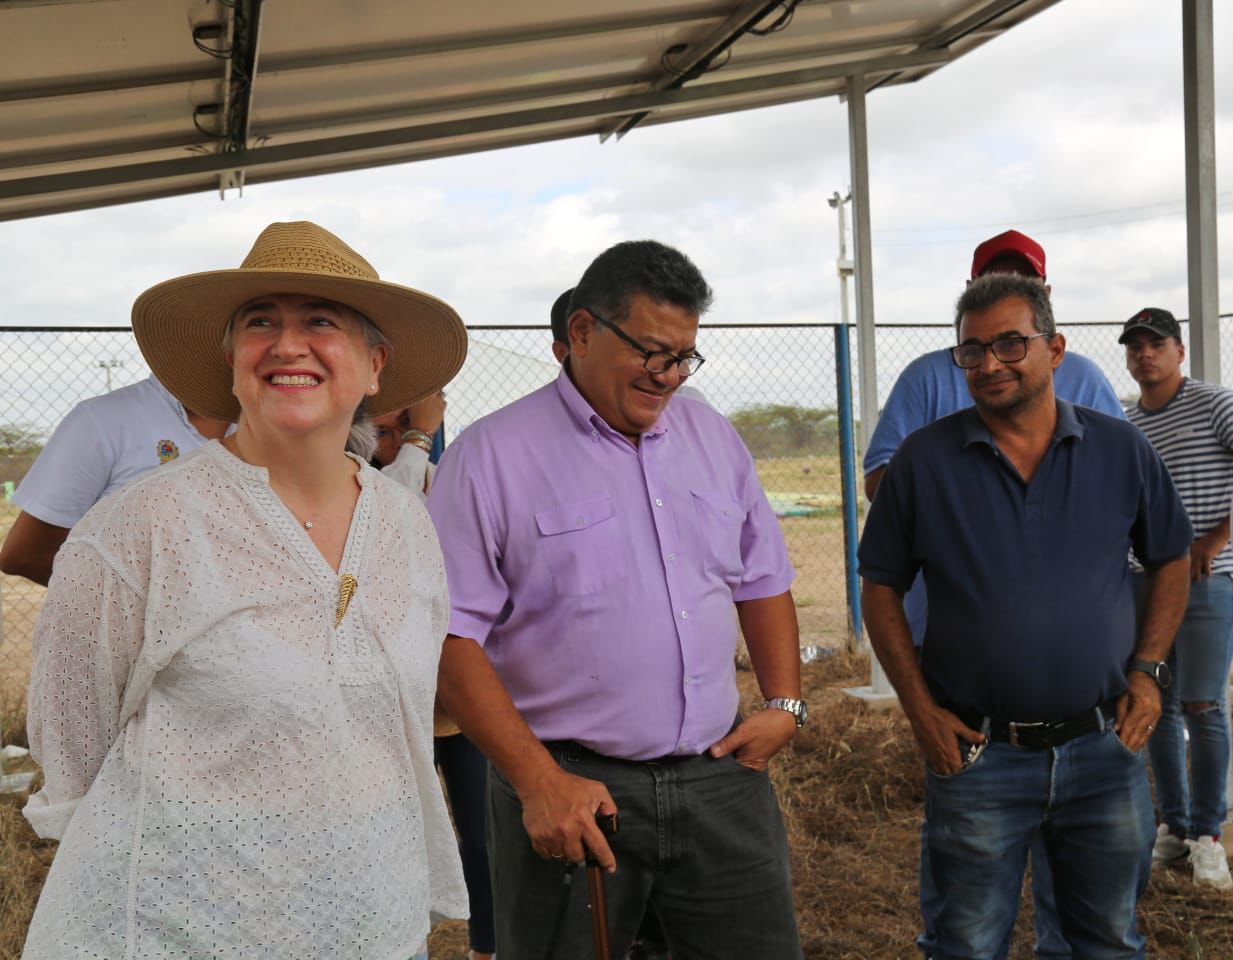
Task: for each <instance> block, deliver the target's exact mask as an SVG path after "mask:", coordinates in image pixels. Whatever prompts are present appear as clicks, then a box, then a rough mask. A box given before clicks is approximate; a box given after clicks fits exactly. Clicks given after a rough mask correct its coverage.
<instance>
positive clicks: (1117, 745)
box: [925, 726, 1155, 960]
mask: <svg viewBox="0 0 1233 960" xmlns="http://www.w3.org/2000/svg"><path fill="white" fill-rule="evenodd" d="M925 780H926V782H925V787H926V793H925V815H926V818H927V819H928V821H929V834H928V844H929V869H930V870H931V872H932V881H933V885H934V887H935V888H936V890H937V893H938V910H937V916H936V927H935V931H934V932H935V936H936V943H935V946H934V948H933V957H934V960H995V958H997V957H999V956H1003V955H1004V954H1002V953H1001V951H1002V950H1003V949H1004V947H1005V944H1006V943H1007V942H1008V940H1009V938H1010V935H1011V932H1012V930H1013V929H1014V924H1015V918H1016V915H1017V913H1018V908H1019V893H1020V890H1021V889H1022V886H1023V873H1024V869H1025V868H1026V866H1027V858H1028V851H1029V850H1031V849H1032V848H1033V846H1034V844H1035V843H1036V842H1037V839H1038V838H1040V839H1043V842H1044V850H1045V855H1046V856H1045V859H1047V861H1048V863H1049V866H1050V867H1051V868H1052V872H1053V881H1054V894H1055V897H1056V902H1057V913H1058V921H1059V923H1060V925H1061V931H1062V935H1063V937H1064V938H1065V939H1066V941H1067V943H1069V944H1070V946H1071V949H1072V950H1073V951H1074V953H1075V956H1079V957H1083V958H1084V960H1112V958H1132V957H1133V958H1139V957H1145V956H1146V952H1145V941H1144V939H1143V938H1142V937H1141V936H1139V934H1138V932H1137V931H1136V928H1135V905H1136V904H1137V903H1138V900H1139V897H1140V896H1141V895H1142V894H1143V890H1144V889H1145V888H1146V886H1147V880H1148V876H1149V874H1150V872H1151V862H1152V840H1153V837H1154V833H1155V831H1154V820H1153V817H1152V799H1151V793H1150V790H1149V788H1148V783H1147V765H1146V762H1145V760H1144V757H1143V755H1142V753H1131V752H1130V751H1129V750H1127V749H1126V747H1125V746H1123V744H1122V742H1121V740H1120V739H1119V738H1118V736H1117V734H1116V733H1115V732H1114V731H1113V729H1112V727H1111V726H1110V727H1107V728H1106V729H1104V730H1102V731H1099V732H1096V733H1090V734H1087V735H1086V736H1082V737H1077V738H1076V739H1074V740H1071V741H1069V742H1068V743H1064V744H1062V745H1061V746H1059V747H1054V748H1053V749H1051V750H1026V749H1022V748H1018V747H1012V746H1011V745H1010V744H1007V743H991V744H989V746H988V748H986V750H985V751H984V753H982V754H981V755H980V757H979V758H978V759H977V760H976V761H975V763H973V764H972V765H971V766H970V767H968V768H967V769H966V770H963V771H961V772H960V773H958V774H955V775H954V776H950V777H942V776H938V775H937V774H934V773H932V772H927V773H926V778H925Z"/></svg>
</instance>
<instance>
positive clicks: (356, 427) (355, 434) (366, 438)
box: [222, 300, 394, 460]
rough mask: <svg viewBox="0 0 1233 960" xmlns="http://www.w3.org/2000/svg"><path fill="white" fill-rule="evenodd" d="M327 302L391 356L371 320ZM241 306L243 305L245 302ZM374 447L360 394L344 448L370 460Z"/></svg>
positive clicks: (229, 333) (227, 333)
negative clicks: (351, 320) (346, 316)
mask: <svg viewBox="0 0 1233 960" xmlns="http://www.w3.org/2000/svg"><path fill="white" fill-rule="evenodd" d="M252 302H253V301H251V300H250V301H249V303H252ZM329 302H330V303H332V304H333V305H334V306H335V307H336V308H337V309H338V310H340V311H342V312H343V313H345V314H347V315H348V316H351V317H354V318H355V319H356V320H358V321H359V324H360V329H361V330H362V331H363V332H364V342H365V343H367V344H368V346H369V348H372V347H385V349H386V353H387V354H389V355H393V353H394V345H393V344H392V343H390V341H389V339H388V338H387V337H386V336H385V334H384V333H382V332H381V331H380V329H378V327H377V325H376V324H375V323H373V322H372V321H371V320H369V319H368V318H367V317H366V316H364V314H362V313H360V311H358V310H356V309H355V308H354V307H349V306H347V305H346V304H345V303H338V302H337V301H335V300H331V301H329ZM244 306H247V304H245V305H244ZM243 309H244V307H243V306H242V307H240V309H239V310H237V311H236V312H235V313H234V314H233V315H232V317H231V319H230V320H228V321H227V329H225V330H224V331H223V344H222V346H223V353H230V352H231V345H232V339H233V335H234V328H235V318H236V317H238V316H239V315H240V310H243ZM376 449H377V428H376V427H374V426H373V425H372V422H371V421H370V420H369V419H368V397H364V398H363V399H362V400H361V401H360V405H359V406H358V407H356V408H355V413H353V414H352V415H351V429H350V430H349V431H348V433H347V446H346V450H347V452H348V453H354V454H355V455H356V456H358V457H362V458H363V459H364V460H371V459H372V455H373V453H374V452H375V451H376Z"/></svg>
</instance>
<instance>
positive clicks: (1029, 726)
mask: <svg viewBox="0 0 1233 960" xmlns="http://www.w3.org/2000/svg"><path fill="white" fill-rule="evenodd" d="M1047 726H1049V724H1048V723H1047V722H1045V721H1037V722H1036V723H1015V722H1014V721H1011V722H1009V723H1007V724H1006V729H1007V734H1008V739H1009V740H1010V745H1011V746H1012V747H1019V746H1025V744H1021V743H1020V742H1019V731H1020V730H1023V731H1024V732H1027V731H1030V730H1038V729H1040V728H1042V727H1047ZM1029 749H1032V748H1029ZM1037 749H1039V748H1037Z"/></svg>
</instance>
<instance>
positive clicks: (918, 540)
mask: <svg viewBox="0 0 1233 960" xmlns="http://www.w3.org/2000/svg"><path fill="white" fill-rule="evenodd" d="M955 318H956V322H957V329H958V336H957V341H958V343H957V346H955V347H954V348H953V350H952V359H953V362H954V363H955V364H956V365H957V366H958V367H960V368H962V369H963V370H964V374H965V377H966V380H967V384H968V388H969V390H970V391H971V394H972V398H973V400H974V404H975V405H974V407H971V408H968V409H965V410H961V411H959V412H958V413H955V414H952V415H950V416H947V417H943V418H942V419H941V420H938V421H936V422H934V423H932V424H929V425H928V426H926V427H923V428H922V429H920V430H918V431H916V432H915V433H914V434H912V435H911V436H910V437H908V438H907V440H905V441H904V443H903V445H902V446H901V447H900V448H899V450H898V451H897V452H896V453H895V456H894V458H893V459H892V460H891V462H890V465H889V467H888V468H887V471H886V474H885V476H884V477H883V478H882V483H881V486H880V488H879V489H878V493H877V496H876V497H875V498H874V500H873V504H872V506H871V507H870V510H869V515H868V517H867V518H866V521H865V529H864V534H863V535H862V537H861V544H860V550H859V554H860V572H861V576H862V578H863V580H864V587H863V593H862V601H863V607H862V609H863V611H864V613H865V624H866V626H867V627H868V629H869V637H870V640H871V642H872V644H873V648H874V651H875V652H876V653H877V656H878V659H879V660H880V661H881V663H882V665H883V667H885V669H886V674H887V676H888V677H889V678H890V681H891V683H892V684H893V685H894V687H895V690H896V691H897V692H898V694H899V700H900V703H901V704H902V705H903V710H904V713H905V715H906V716H907V718H908V720H909V721H910V722H911V725H912V731H913V733H914V734H915V736H916V739H917V741H918V742H919V744H920V749H921V753H922V755H923V760H924V763H925V767H926V774H925V791H926V792H925V809H926V811H927V813H928V820H929V829H928V833H927V837H926V842H927V844H928V855H929V856H928V861H929V864H930V866H929V869H930V871H931V877H930V879H931V880H932V883H933V885H934V887H935V889H936V892H937V905H936V914H935V916H934V924H935V926H934V931H933V932H934V936H935V941H934V944H933V945H932V948H931V954H932V957H933V958H934V960H959V958H967V960H971V958H976V957H981V958H986V960H988V958H993V957H999V956H1005V954H1004V953H1003V952H1002V951H1003V950H1004V948H1005V945H1006V941H1007V938H1008V937H1009V936H1010V934H1011V931H1012V930H1013V927H1014V923H1015V918H1016V914H1017V911H1018V906H1019V897H1020V891H1021V888H1022V883H1023V874H1024V868H1025V866H1026V863H1027V858H1028V852H1029V850H1032V851H1033V854H1032V858H1033V864H1034V866H1035V865H1038V864H1039V863H1042V862H1047V863H1048V864H1049V867H1050V868H1051V871H1052V874H1053V881H1054V893H1055V898H1056V906H1057V914H1058V919H1059V921H1060V927H1061V933H1062V935H1063V936H1064V938H1065V940H1066V942H1067V943H1068V944H1069V947H1070V949H1071V950H1072V951H1073V955H1074V956H1075V957H1077V958H1085V960H1086V958H1095V957H1108V958H1113V957H1120V958H1126V960H1129V958H1142V957H1144V956H1145V953H1144V947H1145V941H1144V939H1143V937H1142V936H1141V935H1140V934H1139V933H1138V932H1137V930H1136V925H1135V908H1136V904H1137V902H1138V899H1139V897H1140V896H1142V894H1143V891H1144V890H1145V889H1146V886H1147V881H1148V875H1149V872H1150V869H1151V844H1152V836H1153V834H1154V832H1155V824H1154V820H1153V817H1152V801H1151V793H1150V790H1149V788H1148V781H1147V770H1146V767H1147V764H1146V760H1145V758H1144V756H1143V753H1142V750H1143V747H1144V746H1145V745H1146V743H1147V740H1148V737H1149V736H1150V734H1151V732H1152V729H1153V725H1154V724H1155V722H1156V719H1157V718H1158V717H1159V715H1160V689H1159V686H1158V684H1160V683H1161V682H1162V680H1163V677H1162V672H1161V662H1162V661H1164V660H1165V658H1166V657H1167V656H1168V653H1169V647H1170V645H1171V643H1172V640H1173V635H1174V633H1175V632H1176V630H1177V625H1178V623H1180V621H1181V617H1182V613H1183V611H1184V609H1185V605H1186V594H1187V585H1188V581H1189V571H1190V560H1189V550H1190V545H1191V542H1192V541H1193V539H1194V535H1193V531H1192V528H1191V526H1190V521H1189V520H1188V519H1187V516H1186V511H1185V508H1184V507H1183V505H1182V502H1181V499H1180V497H1178V495H1177V490H1176V489H1175V487H1174V485H1173V483H1172V481H1171V480H1170V479H1169V473H1168V470H1167V469H1166V467H1165V465H1164V463H1163V462H1162V461H1161V459H1160V457H1159V455H1158V454H1157V453H1156V452H1155V450H1153V449H1152V446H1151V444H1150V443H1149V442H1148V441H1147V438H1146V437H1144V436H1143V435H1142V433H1140V432H1139V431H1138V430H1136V429H1135V428H1134V427H1133V426H1131V425H1130V424H1128V423H1126V422H1125V421H1124V420H1119V419H1114V418H1112V417H1109V416H1106V415H1104V414H1102V413H1099V412H1097V411H1094V410H1090V409H1088V408H1085V407H1081V406H1078V405H1075V404H1071V403H1067V402H1066V401H1065V400H1061V399H1059V398H1057V396H1056V394H1055V392H1054V376H1053V371H1054V370H1055V369H1056V368H1057V367H1058V365H1059V364H1060V363H1061V362H1062V358H1063V356H1064V355H1065V351H1066V340H1065V337H1063V336H1062V334H1060V333H1058V332H1057V328H1056V326H1055V324H1054V319H1053V309H1052V305H1051V304H1050V302H1049V295H1048V291H1047V290H1046V289H1045V286H1044V283H1043V282H1042V281H1041V280H1040V279H1039V278H1030V277H1021V276H1017V275H1015V274H988V275H986V276H983V277H980V278H978V279H977V280H974V281H973V282H972V283H971V285H970V286H969V287H968V288H967V290H966V291H964V293H963V296H962V297H960V299H959V303H958V305H957V307H956V310H955ZM1131 548H1133V549H1134V551H1135V553H1136V554H1137V555H1138V556H1139V557H1140V559H1141V560H1142V562H1143V565H1144V567H1145V570H1146V574H1145V577H1146V590H1145V591H1144V592H1145V600H1144V603H1143V606H1142V609H1141V616H1140V617H1139V619H1138V623H1137V625H1136V621H1135V610H1134V604H1133V600H1132V595H1131V584H1130V579H1131V577H1130V572H1129V570H1128V567H1127V564H1126V556H1127V552H1128V550H1129V549H1131ZM921 570H923V571H924V576H925V583H926V585H927V588H928V592H929V611H928V621H927V623H926V628H925V643H924V646H923V648H922V650H921V655H920V656H919V658H918V656H917V654H916V651H915V650H914V649H913V646H912V636H911V633H910V631H909V629H908V622H907V618H906V616H905V615H904V609H903V594H904V592H905V591H906V590H907V588H908V586H909V585H910V584H911V583H912V580H913V579H914V578H915V576H916V574H917V572H918V571H921ZM1042 844H1043V848H1044V853H1043V856H1040V857H1039V859H1038V854H1037V853H1036V852H1035V851H1037V850H1039V849H1040V846H1041V845H1042Z"/></svg>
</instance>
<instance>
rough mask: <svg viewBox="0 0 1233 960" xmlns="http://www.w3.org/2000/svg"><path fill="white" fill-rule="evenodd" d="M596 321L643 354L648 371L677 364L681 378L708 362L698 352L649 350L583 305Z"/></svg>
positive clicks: (644, 367) (660, 370)
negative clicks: (676, 352) (687, 353)
mask: <svg viewBox="0 0 1233 960" xmlns="http://www.w3.org/2000/svg"><path fill="white" fill-rule="evenodd" d="M582 309H584V310H586V312H587V313H589V314H590V315H591V316H592V317H594V318H595V321H596V322H597V323H598V324H599V325H600V326H602V327H607V328H608V329H609V330H611V331H612V332H613V333H615V334H616V335H617V336H618V337H620V338H621V339H622V340H624V341H625V342H626V343H628V344H629V345H630V346H631V347H633V348H634V349H635V350H637V351H638V352H639V353H640V354H642V366H643V369H645V370H646V372H647V373H655V374H660V373H667V372H668V371H669V370H671V369H672V368H673V366H675V367H676V368H677V372H678V374H679V375H680V377H681V379H682V380H684V379H685V378H686V377H689V376H692V375H693V374H695V373H697V372H698V368H699V367H701V366H702V365H703V364H704V363H706V357H704V356H702V355H701V354H698V353H691V354H689V355H688V356H685V357H678V356H677V355H676V354H675V353H669V352H668V351H667V350H648V349H647V348H646V347H644V346H643V345H642V344H640V343H639V342H638V341H637V340H635V339H634V338H633V337H631V336H630V335H629V334H628V333H626V332H625V331H624V330H622V329H621V328H620V327H618V326H617V325H616V324H615V323H612V322H611V321H610V320H605V319H604V318H603V317H601V316H600V315H599V314H598V313H596V312H595V311H594V310H592V309H591V308H590V307H583V308H582Z"/></svg>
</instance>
